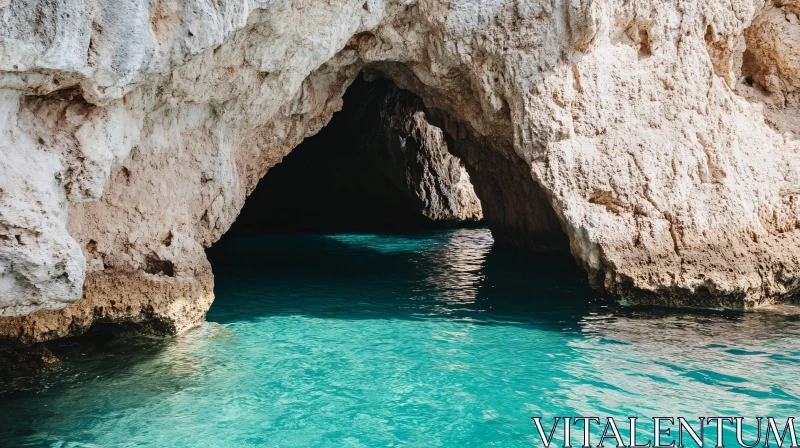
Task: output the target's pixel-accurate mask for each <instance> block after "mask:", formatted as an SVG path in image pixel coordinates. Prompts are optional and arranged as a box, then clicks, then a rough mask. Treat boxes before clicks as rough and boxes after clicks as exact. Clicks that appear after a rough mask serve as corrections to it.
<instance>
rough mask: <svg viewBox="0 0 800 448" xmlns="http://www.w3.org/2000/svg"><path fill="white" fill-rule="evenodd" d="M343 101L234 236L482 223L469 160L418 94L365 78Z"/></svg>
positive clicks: (277, 173)
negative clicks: (451, 145) (430, 117)
mask: <svg viewBox="0 0 800 448" xmlns="http://www.w3.org/2000/svg"><path fill="white" fill-rule="evenodd" d="M343 100H344V105H343V108H342V110H341V111H340V112H338V113H336V114H335V115H334V116H333V118H332V119H331V121H330V123H329V124H328V125H327V126H326V127H325V128H324V129H322V130H321V131H320V132H319V133H318V134H316V135H314V136H312V137H309V138H307V139H306V140H305V141H304V142H303V143H302V144H300V145H299V146H298V147H297V148H295V149H294V150H293V151H292V152H291V153H290V154H289V155H288V156H286V157H285V158H284V160H283V161H282V162H281V163H279V164H278V165H276V166H274V167H273V168H271V169H270V170H269V171H268V172H267V174H266V175H265V176H264V177H263V178H262V179H261V181H260V182H259V184H258V186H257V187H256V189H255V190H254V191H253V193H252V194H251V195H250V196H249V197H248V199H247V201H246V203H245V206H244V208H243V209H242V211H241V213H240V215H239V218H238V219H237V220H236V222H235V223H234V225H233V226H232V228H231V230H230V231H229V232H228V233H230V234H233V235H237V234H258V233H264V232H270V231H372V230H381V231H407V230H419V229H426V228H440V227H459V226H469V227H472V226H478V225H481V224H482V222H483V212H482V208H481V203H480V200H479V199H478V197H477V195H476V194H475V191H474V189H473V186H472V183H471V182H470V178H469V174H468V173H467V170H466V169H465V167H464V163H463V162H462V161H461V160H460V159H459V158H457V157H455V156H453V155H452V154H450V153H449V152H448V148H447V144H446V143H445V138H444V134H443V132H442V131H441V129H439V128H437V127H435V126H433V125H431V124H430V123H429V122H428V121H427V118H426V114H425V111H424V105H423V103H422V100H421V99H420V98H418V97H417V96H415V95H413V94H412V93H410V92H408V91H405V90H402V89H400V88H398V87H397V86H395V85H394V84H393V83H392V82H390V81H387V80H383V79H379V80H375V81H366V80H365V79H364V78H363V76H359V77H358V79H357V80H356V81H355V82H354V83H353V84H352V85H351V86H350V88H349V89H348V90H347V92H346V94H345V96H344V99H343Z"/></svg>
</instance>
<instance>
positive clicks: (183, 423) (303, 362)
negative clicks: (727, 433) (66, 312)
mask: <svg viewBox="0 0 800 448" xmlns="http://www.w3.org/2000/svg"><path fill="white" fill-rule="evenodd" d="M209 258H210V260H211V262H212V266H213V269H214V274H215V278H216V287H215V293H216V296H217V298H216V301H215V303H214V305H213V306H212V308H211V310H210V312H209V314H208V321H209V322H208V323H206V324H204V325H203V326H202V327H201V328H198V329H196V330H194V331H191V332H189V333H188V334H186V335H182V336H180V337H174V338H154V337H146V336H135V335H130V334H124V333H123V334H119V332H118V329H115V328H113V327H112V328H103V327H101V326H98V327H96V328H95V329H93V331H92V334H87V335H85V336H83V337H81V338H76V339H71V340H65V341H59V342H55V343H51V344H47V348H48V349H49V350H51V351H52V352H53V353H54V354H55V355H56V356H57V357H58V358H59V359H61V362H60V363H58V364H55V365H53V366H50V367H48V368H47V369H45V370H44V371H42V372H39V373H38V374H37V375H29V376H27V377H25V378H23V380H24V381H23V382H19V383H14V382H10V381H6V380H5V379H1V378H0V381H3V383H2V384H0V386H2V388H3V389H2V390H0V416H3V417H4V420H5V421H4V423H5V425H0V446H120V445H124V446H133V445H137V444H141V445H145V444H147V443H148V442H152V441H153V440H159V441H164V443H163V446H226V445H225V442H230V441H231V440H236V441H239V442H242V443H241V444H246V443H252V444H258V443H264V444H266V443H267V442H270V443H272V442H274V441H275V440H288V439H284V438H283V437H286V436H287V434H289V435H292V437H295V438H294V439H292V440H293V441H294V444H293V445H292V446H315V445H316V446H343V445H345V439H346V438H347V437H359V438H360V439H359V440H362V441H365V442H364V444H365V445H367V446H378V445H387V444H389V443H390V442H392V443H394V442H397V443H396V444H400V445H403V444H405V445H413V446H419V445H421V443H419V442H421V441H423V440H427V439H428V438H429V437H434V436H435V437H439V439H437V440H441V441H443V442H442V443H441V445H445V446H451V445H452V446H456V445H459V446H460V445H463V444H464V442H465V441H472V440H483V441H493V442H495V443H494V446H530V441H531V440H533V439H530V437H534V436H535V435H534V433H533V432H532V428H531V426H530V420H529V417H530V416H531V415H558V414H560V415H567V414H572V415H618V416H623V417H624V416H626V415H641V416H648V415H659V414H663V413H665V412H670V413H672V415H702V413H704V412H713V413H715V414H716V415H743V414H742V413H745V412H746V414H744V415H749V416H757V415H770V414H775V415H791V413H792V412H794V410H796V409H797V405H798V403H799V402H800V398H799V397H800V386H798V385H797V382H796V381H795V377H796V375H795V372H796V368H797V366H798V365H800V348H799V347H798V345H797V343H796V341H797V340H798V337H800V318H798V314H797V313H795V312H794V311H793V309H791V308H785V309H782V310H783V312H748V313H736V312H719V311H685V310H679V311H676V310H664V309H648V308H623V307H619V306H616V305H613V304H610V303H608V302H607V301H605V300H603V299H601V298H600V297H598V296H597V294H595V293H594V292H593V291H592V290H591V289H590V288H589V286H588V284H587V281H586V280H585V274H584V273H583V272H582V271H581V270H580V269H579V268H578V267H577V266H576V264H575V262H574V261H573V260H571V259H560V258H553V257H551V256H534V255H530V254H528V253H524V252H520V251H517V250H514V249H510V248H505V247H499V246H496V245H495V244H494V242H493V240H492V238H491V234H490V233H489V232H488V231H487V230H486V229H461V230H445V231H426V232H421V233H414V234H402V235H399V234H374V233H361V234H357V233H351V234H338V233H337V234H306V235H300V234H291V235H280V234H270V235H266V236H263V237H236V238H226V239H224V240H223V241H221V242H220V243H219V244H218V245H216V246H215V247H214V248H213V249H212V250H209ZM0 361H1V360H0ZM3 390H4V391H5V392H3ZM557 413H558V414H557ZM707 415H708V414H707ZM298 422H303V424H305V425H306V426H300V425H299V423H298ZM386 422H393V426H387V424H386ZM454 422H455V424H456V425H460V424H462V423H463V426H453V424H454ZM364 425H367V426H366V427H365V426H364ZM420 425H423V426H425V425H427V426H426V429H424V430H423V429H421V428H422V426H420ZM365 428H366V429H365ZM431 428H432V429H431ZM482 437H483V439H482ZM347 440H349V439H347ZM259 441H260V442H259ZM331 441H333V442H331ZM393 441H394V442H393ZM70 443H78V445H70ZM486 445H487V446H488V445H489V444H486ZM237 446H238V445H237ZM482 446H483V445H482Z"/></svg>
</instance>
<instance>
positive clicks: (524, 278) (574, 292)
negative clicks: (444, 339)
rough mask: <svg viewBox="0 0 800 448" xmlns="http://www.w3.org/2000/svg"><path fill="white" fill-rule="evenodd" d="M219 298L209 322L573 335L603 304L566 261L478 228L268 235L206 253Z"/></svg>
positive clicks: (233, 241)
mask: <svg viewBox="0 0 800 448" xmlns="http://www.w3.org/2000/svg"><path fill="white" fill-rule="evenodd" d="M209 259H210V260H211V263H212V266H213V268H214V273H215V278H216V288H215V294H216V296H217V301H216V302H215V304H214V305H213V306H212V309H211V311H210V312H209V315H208V319H209V320H210V321H214V322H219V323H223V324H224V323H229V322H233V321H240V320H243V319H260V318H263V317H264V316H269V315H281V314H302V315H309V316H316V317H322V318H337V319H425V318H447V319H460V320H469V321H471V322H472V323H475V324H501V323H512V324H515V325H526V324H530V323H535V324H536V325H538V326H542V325H548V324H549V325H553V326H555V327H557V328H558V329H559V330H563V329H564V327H569V328H571V329H572V330H575V331H577V330H579V325H578V323H579V322H580V319H581V318H582V317H583V316H584V315H585V314H586V313H588V312H590V310H594V309H598V310H603V309H605V310H607V309H608V307H609V306H610V304H609V303H608V302H607V301H604V300H602V299H601V298H600V297H598V296H597V295H596V294H595V293H593V292H592V290H591V289H590V288H589V286H588V283H587V281H586V279H585V275H584V274H583V273H582V272H581V270H580V269H579V268H578V267H577V266H576V264H575V262H574V261H573V260H572V259H571V258H567V257H564V258H559V257H555V258H554V257H553V256H549V255H548V256H545V255H540V256H537V255H532V254H530V253H526V252H523V251H520V250H517V249H514V248H509V247H500V246H496V245H495V244H494V243H493V240H492V238H491V234H490V233H489V232H488V230H486V229H461V230H442V231H427V232H420V233H412V234H402V235H399V234H321V233H320V234H305V235H298V234H269V235H264V236H259V237H238V238H233V239H230V240H227V241H223V242H221V243H220V244H218V245H216V246H215V247H214V248H213V249H212V250H209Z"/></svg>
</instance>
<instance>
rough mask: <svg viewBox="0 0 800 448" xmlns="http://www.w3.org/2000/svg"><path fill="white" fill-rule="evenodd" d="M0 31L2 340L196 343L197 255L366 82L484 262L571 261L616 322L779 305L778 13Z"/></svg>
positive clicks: (793, 146) (734, 9)
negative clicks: (548, 256)
mask: <svg viewBox="0 0 800 448" xmlns="http://www.w3.org/2000/svg"><path fill="white" fill-rule="evenodd" d="M0 22H2V26H0V136H1V137H0V315H3V316H8V317H6V318H3V319H0V335H2V336H3V337H9V338H19V337H24V338H26V339H27V340H29V341H36V340H43V339H49V338H53V337H60V336H64V335H69V334H74V333H77V332H80V331H82V329H83V328H85V327H86V325H88V324H89V323H90V322H92V321H93V320H94V319H101V320H108V321H127V320H133V321H153V322H160V324H159V325H162V326H163V327H164V328H168V329H171V330H170V331H180V330H182V329H185V328H188V327H190V326H192V325H195V324H197V323H198V322H200V321H201V320H202V318H203V316H204V313H205V310H206V309H207V308H208V306H209V304H210V303H211V299H212V292H211V291H212V277H211V272H210V266H209V264H208V262H207V260H206V258H205V253H204V248H206V247H208V246H210V245H211V244H212V243H213V242H214V241H216V240H217V239H219V238H220V237H221V235H222V234H224V233H225V232H226V231H227V230H228V228H229V227H230V226H231V224H232V223H233V222H234V220H235V219H236V216H237V215H238V213H239V211H240V210H241V208H242V206H243V204H244V201H245V198H246V197H247V195H248V194H249V193H250V192H251V191H252V190H253V189H254V188H255V186H256V184H257V182H258V181H259V179H261V177H262V176H263V175H264V174H265V173H266V172H267V171H268V170H269V169H270V168H271V167H273V166H274V165H275V164H277V163H278V162H280V161H281V160H282V159H283V157H284V156H286V155H287V154H288V153H289V152H290V151H291V150H292V149H293V148H294V147H296V146H297V145H298V144H299V143H300V142H301V141H302V140H303V139H304V138H306V137H308V136H311V135H314V134H316V133H317V132H319V130H320V129H322V128H323V127H324V126H325V124H326V123H327V122H328V121H329V120H330V118H331V116H332V114H333V113H334V112H335V111H337V110H338V109H340V107H341V104H342V96H343V94H344V92H345V90H346V88H347V86H348V85H350V84H351V82H352V81H353V80H354V79H355V78H356V76H357V75H358V73H359V72H361V71H362V70H369V71H371V72H372V73H374V74H376V75H377V76H380V77H383V78H386V79H389V80H391V81H393V82H394V83H396V84H397V85H398V86H400V87H401V88H403V89H406V90H409V91H410V92H412V93H414V94H415V95H417V96H419V97H420V98H422V100H423V101H424V104H425V106H426V110H427V111H428V112H429V114H430V117H431V119H433V122H434V123H435V124H438V125H439V126H440V127H441V128H442V129H443V130H444V138H445V140H446V141H447V143H448V147H449V148H450V150H452V151H453V152H454V154H456V155H457V156H458V157H460V158H461V159H462V161H463V163H464V166H465V168H466V170H467V172H468V173H469V176H470V178H471V181H472V183H473V185H474V187H475V192H476V194H477V196H478V197H479V198H480V200H481V202H482V206H483V214H484V216H485V220H486V222H487V224H488V225H489V226H490V227H491V228H492V230H493V231H494V232H495V234H496V235H497V236H498V239H499V240H501V241H506V242H509V243H514V244H519V245H524V246H527V247H531V248H534V249H544V250H550V249H552V248H554V247H560V246H562V245H563V244H566V243H567V240H568V245H569V248H570V250H571V252H572V254H573V255H574V256H575V258H576V259H577V260H578V262H579V263H580V264H581V265H582V266H584V267H585V269H586V270H587V271H588V273H589V276H590V278H591V279H592V281H593V284H594V285H595V287H596V288H598V289H600V290H603V291H606V292H609V293H611V294H613V295H615V296H617V297H619V298H622V299H625V300H627V301H631V302H637V303H656V304H667V305H698V306H727V307H753V306H760V305H767V304H773V303H778V302H782V301H786V300H788V299H791V298H792V297H793V296H794V295H795V294H796V293H797V291H798V285H799V283H798V271H800V251H798V247H799V246H800V230H799V229H800V221H799V220H798V217H799V215H800V207H799V206H798V204H799V203H800V201H799V200H798V195H799V194H800V156H799V155H798V154H800V139H798V136H797V129H798V126H797V124H798V123H800V119H798V115H799V114H800V109H799V108H798V100H797V98H798V96H797V95H798V93H797V92H798V90H797V89H798V86H800V79H798V70H797V58H796V56H797V54H796V53H797V48H796V47H797V45H796V42H794V41H793V40H792V39H793V36H796V35H797V33H798V27H800V25H799V24H798V20H797V3H796V2H793V1H785V0H781V1H762V0H757V1H733V2H731V1H727V0H725V1H723V0H709V1H705V2H688V3H687V2H678V1H663V0H644V1H637V2H626V1H614V0H597V1H572V2H558V1H557V2H553V1H551V0H530V1H525V2H520V1H511V0H508V1H502V0H501V1H494V2H484V1H481V0H466V1H458V2H455V1H449V0H435V1H428V0H420V1H405V0H404V1H399V0H367V1H364V0H341V1H337V2H320V1H314V0H298V1H291V2H288V1H268V0H257V1H244V0H225V1H221V2H216V3H214V4H213V5H212V4H207V3H203V2H194V1H187V2H178V1H171V0H159V1H150V2H146V1H144V0H86V1H80V0H70V1H63V2H26V1H22V0H11V1H0ZM434 118H435V119H434ZM428 200H429V201H430V204H431V207H430V208H429V210H430V211H431V212H432V213H433V214H434V215H437V214H438V213H439V212H440V211H442V210H445V208H442V207H440V206H438V205H435V204H437V202H436V201H437V200H436V199H435V198H433V197H432V196H430V197H428ZM464 209H465V210H469V209H470V207H465V208H464ZM451 211H452V209H450V210H449V211H448V213H449V212H451ZM564 235H566V237H565V236H564ZM121 278H125V279H126V280H124V281H122V280H115V279H121ZM87 279H94V280H91V281H87ZM117 281H122V282H123V283H124V285H122V286H120V287H109V285H110V284H115V283H114V282H117ZM534 287H535V285H531V288H534ZM82 296H83V297H84V299H83V300H80V301H79V299H80V298H81V297H82ZM74 302H77V303H74ZM70 303H72V305H69V306H67V305H68V304H70ZM64 307H66V308H64ZM59 310H60V311H59Z"/></svg>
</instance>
